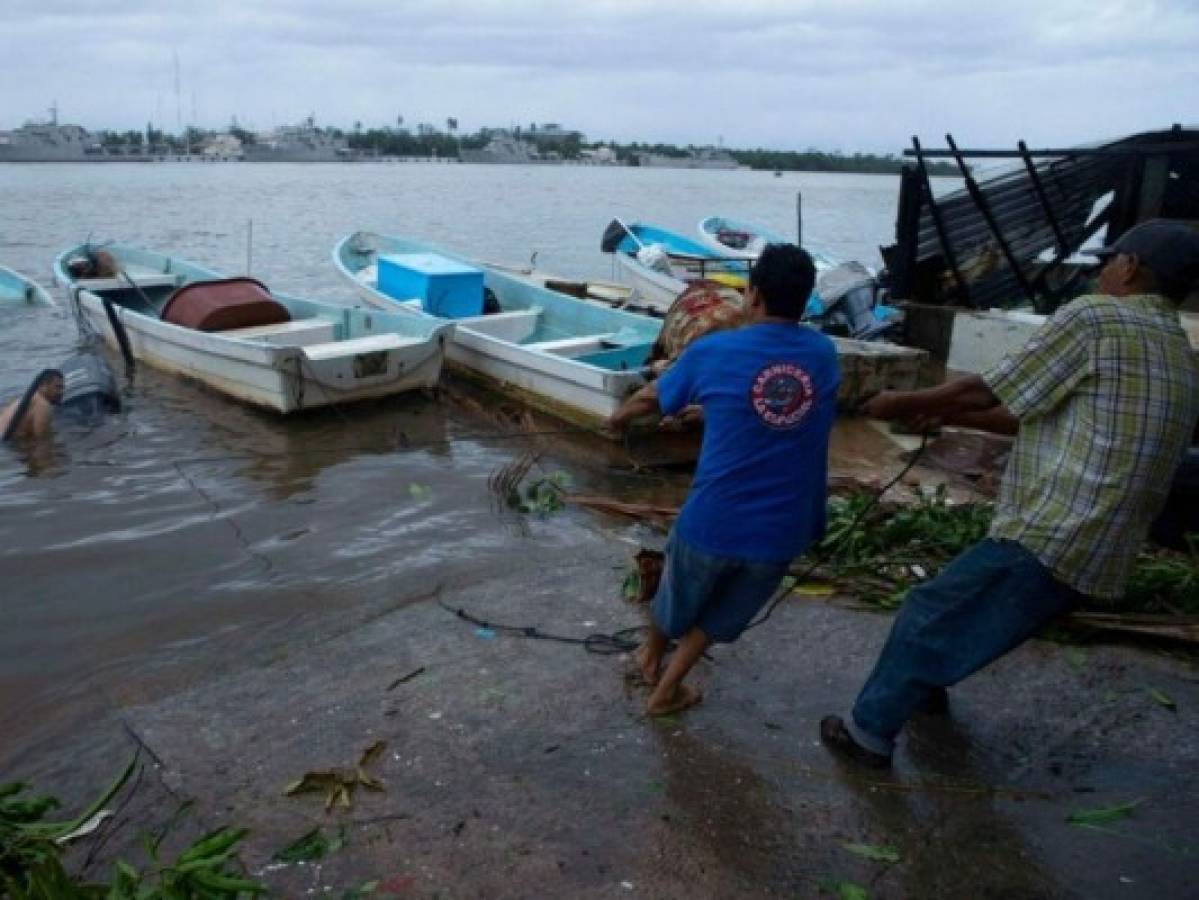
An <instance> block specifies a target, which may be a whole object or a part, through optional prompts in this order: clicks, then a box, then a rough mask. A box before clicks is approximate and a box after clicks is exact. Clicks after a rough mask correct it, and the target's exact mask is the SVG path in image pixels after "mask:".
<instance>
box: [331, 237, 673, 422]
mask: <svg viewBox="0 0 1199 900" xmlns="http://www.w3.org/2000/svg"><path fill="white" fill-rule="evenodd" d="M422 254H423V255H428V256H431V257H432V258H433V259H435V260H441V261H443V262H446V263H453V264H455V265H456V266H457V267H458V269H459V271H462V270H472V269H473V270H474V271H476V272H481V274H482V284H483V287H484V295H485V296H487V297H488V298H489V304H488V305H489V306H490V307H491V308H490V310H488V311H486V312H484V314H482V315H479V314H468V315H462V316H457V317H455V318H453V320H452V321H453V322H454V324H455V325H456V328H455V330H454V337H453V341H452V342H451V344H450V346H449V348H448V350H447V356H448V358H449V361H450V363H451V364H452V365H453V367H454V368H455V369H457V370H460V371H462V372H464V373H465V374H467V375H472V376H477V377H479V378H482V379H485V380H486V381H487V382H489V384H490V385H491V386H492V387H496V388H499V389H500V390H501V391H503V392H506V393H509V394H514V395H516V396H517V397H518V398H519V399H521V400H522V401H525V402H527V403H529V404H530V405H531V406H534V407H536V408H539V409H542V410H544V411H547V412H550V413H552V414H554V415H556V416H558V417H559V418H563V419H566V420H568V421H571V422H575V423H577V424H580V425H584V426H586V427H595V428H598V427H599V426H601V425H602V424H603V422H604V420H605V419H607V417H608V416H609V415H611V414H612V413H613V412H614V411H615V410H616V408H617V407H618V406H619V405H620V403H621V402H622V401H623V400H624V399H625V397H627V396H628V395H629V393H631V392H632V391H634V390H635V389H636V388H638V387H640V386H641V385H642V384H644V383H645V378H644V377H643V375H642V367H643V365H644V363H645V360H646V358H647V357H648V355H649V351H650V349H651V347H652V346H653V343H654V341H655V340H656V339H657V337H658V332H659V330H660V329H661V325H662V323H661V321H659V320H657V319H653V318H650V317H648V316H641V315H636V314H634V313H629V312H624V311H623V310H617V309H611V308H608V307H605V306H601V305H598V304H596V303H591V302H587V301H583V300H578V299H575V298H574V297H570V296H567V295H566V294H562V293H559V292H557V291H552V290H546V289H545V288H543V287H539V286H537V285H536V284H533V283H532V282H530V281H529V280H527V279H524V278H520V277H516V276H514V275H511V274H508V273H505V272H504V271H503V270H502V269H499V268H498V267H494V266H487V265H483V264H473V263H471V262H469V261H468V260H466V259H463V258H462V257H460V256H457V255H455V254H453V253H449V252H447V251H444V250H440V249H438V248H436V247H432V246H430V245H428V244H424V243H421V242H418V241H413V240H408V239H406V238H401V237H389V236H385V235H379V234H373V233H370V232H357V233H355V234H351V235H349V236H347V237H345V238H343V239H342V240H341V241H339V242H338V244H337V245H336V247H334V249H333V264H334V265H335V266H336V267H337V270H338V271H339V272H340V273H341V275H342V276H343V277H344V278H346V279H347V280H348V281H349V282H350V284H352V285H353V286H354V289H355V291H356V292H357V294H358V296H359V297H360V298H361V299H362V300H363V302H364V303H366V304H368V305H370V306H371V307H374V308H375V309H385V310H400V311H403V312H404V313H407V314H408V315H411V316H412V317H413V318H418V319H421V320H425V321H439V320H438V319H436V318H434V317H433V316H432V314H431V313H430V312H429V311H427V306H428V298H427V297H426V298H424V299H423V300H422V299H421V298H419V297H411V296H410V297H404V296H391V295H389V294H388V293H386V292H385V291H383V290H380V286H379V260H380V257H388V258H397V257H409V258H410V257H412V256H413V255H422ZM443 268H445V267H444V266H443ZM471 312H472V313H474V312H477V310H472V311H471Z"/></svg>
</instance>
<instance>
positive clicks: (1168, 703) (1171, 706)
mask: <svg viewBox="0 0 1199 900" xmlns="http://www.w3.org/2000/svg"><path fill="white" fill-rule="evenodd" d="M1148 690H1149V696H1150V697H1152V698H1153V699H1154V700H1156V701H1157V702H1158V703H1160V704H1161V705H1162V706H1164V707H1165V708H1166V709H1168V710H1170V712H1178V704H1177V703H1175V702H1174V698H1173V697H1171V696H1170V695H1169V694H1166V693H1164V692H1162V691H1159V690H1158V689H1157V688H1149V689H1148Z"/></svg>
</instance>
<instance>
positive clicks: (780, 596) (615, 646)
mask: <svg viewBox="0 0 1199 900" xmlns="http://www.w3.org/2000/svg"><path fill="white" fill-rule="evenodd" d="M926 446H928V434H922V435H921V436H920V446H919V447H917V448H916V450H915V451H914V452H913V453H912V456H911V458H909V459H908V461H907V463H906V464H905V465H904V467H903V468H902V469H900V470H899V474H897V475H896V476H895V477H894V478H892V479H891V480H890V481H888V482H887V483H886V484H885V485H883V486H882V487H881V488H880V489H879V490H878V491H876V492H875V494H874V496H873V497H871V499H870V502H869V503H867V504H866V505H865V506H864V507H862V509H861V511H860V512H859V513H858V514H857V516H856V517H854V520H853V521H852V522H851V523H850V525H849V528H847V529H846V531H845V534H844V535H843V536H842V537H841V540H840V541H838V542H837V544H836V545H834V546H833V548H832V554H833V556H834V557H835V556H836V553H837V551H838V550H839V549H840V547H841V546H842V545H843V544H844V542H845V541H846V540H847V539H848V538H849V537H850V535H852V534H853V532H854V531H856V530H857V528H858V526H859V525H860V524H861V523H862V521H863V520H864V519H865V518H866V516H867V514H868V513H869V512H870V511H871V510H873V509H874V508H875V507H876V506H877V505H878V504H879V502H880V501H881V500H882V499H883V496H884V495H885V494H886V493H887V491H889V490H891V488H893V487H895V485H897V484H899V482H900V481H901V480H902V479H903V477H904V476H905V475H907V474H908V472H910V471H912V469H913V467H915V465H916V463H917V462H919V461H920V457H921V456H923V455H924V449H925V447H926ZM821 565H827V562H817V563H812V565H811V566H809V567H808V568H807V569H806V570H804V572H802V573H801V574H800V575H799V576H798V580H800V581H802V580H803V579H805V578H807V577H808V576H810V575H811V574H812V573H813V572H815V571H816V569H818V568H819V567H820V566H821ZM793 586H794V583H793V582H792V583H787V582H784V583H783V584H781V585H779V588H778V590H776V591H775V592H774V594H773V595H772V596H771V598H770V600H769V601H767V603H768V605H767V607H766V612H765V613H763V615H762V617H761V618H759V619H758V620H756V621H754V622H751V623H750V624H749V625H747V626H746V629H745V630H746V631H748V630H749V629H750V628H757V627H758V626H759V625H762V624H764V623H765V622H766V620H767V619H769V618H770V616H771V615H772V614H773V613H774V610H775V608H776V607H777V606H778V605H779V604H780V603H781V602H782V601H783V600H784V599H785V598H786V597H787V595H788V594H790V593H791V590H792V588H793ZM437 602H438V604H439V605H440V606H441V608H442V609H444V610H446V612H450V613H453V614H454V615H456V616H457V617H458V618H459V619H462V620H463V621H466V622H469V623H470V624H472V625H475V626H476V627H478V628H489V629H491V630H492V631H495V632H498V633H501V634H511V635H514V636H516V637H523V638H530V639H533V640H539V641H556V642H557V643H560V644H574V645H577V646H582V647H583V649H585V650H586V651H587V652H588V653H598V654H600V655H602V656H614V655H616V654H618V653H629V652H631V651H633V650H636V649H637V647H639V646H640V641H639V640H634V639H633V638H632V637H631V636H632V635H635V634H640V633H641V632H642V631H645V630H646V626H644V625H637V626H633V627H631V628H622V629H621V630H620V631H616V632H613V633H612V634H603V633H595V634H589V635H587V637H572V636H568V635H558V634H550V633H548V632H545V631H542V630H541V629H540V628H537V627H536V626H529V625H497V624H495V623H493V622H488V621H486V620H484V619H480V618H478V617H477V616H473V615H471V614H470V613H468V612H467V611H466V610H464V609H462V608H454V607H452V606H449V605H448V604H446V603H445V602H443V601H441V600H438V601H437Z"/></svg>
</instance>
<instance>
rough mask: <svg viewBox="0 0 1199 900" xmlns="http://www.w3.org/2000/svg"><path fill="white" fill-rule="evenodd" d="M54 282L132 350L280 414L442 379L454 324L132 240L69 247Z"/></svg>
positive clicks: (94, 323) (100, 328)
mask: <svg viewBox="0 0 1199 900" xmlns="http://www.w3.org/2000/svg"><path fill="white" fill-rule="evenodd" d="M54 278H55V280H56V281H57V282H58V283H59V284H60V285H62V286H63V287H65V288H66V289H67V291H68V293H69V295H70V298H71V303H72V305H73V306H74V307H75V308H76V310H77V311H78V314H79V315H80V316H81V317H82V318H84V319H85V320H86V321H87V322H88V323H89V324H90V325H91V327H92V328H93V329H94V330H95V331H96V332H98V333H99V334H102V335H103V336H104V338H105V339H106V340H107V341H108V343H109V344H111V345H113V346H114V347H117V348H118V349H122V352H126V353H127V356H129V355H131V356H132V357H133V358H136V359H139V360H142V361H144V362H145V363H147V364H148V365H150V366H153V367H154V368H157V369H162V370H163V371H167V372H172V373H175V374H178V375H181V376H184V377H188V378H192V379H195V380H196V381H199V382H201V383H202V384H204V385H207V386H208V387H210V388H212V389H214V390H216V391H219V392H221V393H223V394H227V395H229V396H231V397H234V398H236V399H238V400H241V401H244V402H246V403H250V404H253V405H255V406H260V407H264V408H267V409H272V410H275V411H277V412H281V413H291V412H295V411H297V410H302V409H310V408H313V407H321V406H327V405H341V404H344V403H349V402H352V401H356V400H365V399H367V398H373V397H385V396H389V395H391V394H398V393H402V392H404V391H410V390H415V389H418V388H423V387H431V386H433V385H435V384H436V383H437V381H438V378H439V376H440V372H441V367H442V361H443V359H444V354H445V348H446V346H447V345H448V344H449V341H450V338H451V336H452V335H453V331H454V326H453V324H452V323H449V322H442V321H438V320H435V319H424V318H416V317H413V316H408V315H402V314H399V313H391V314H389V313H385V312H381V311H378V310H364V309H357V308H350V307H346V306H340V305H337V304H332V303H321V302H317V301H315V300H306V299H301V298H299V297H293V296H289V295H286V294H276V293H272V292H270V291H268V290H267V288H266V287H265V286H264V285H263V284H262V283H261V282H258V281H256V280H254V279H252V278H225V277H224V276H222V275H220V274H218V273H217V272H214V271H212V270H210V269H206V268H204V267H202V266H199V265H196V264H195V263H190V262H187V261H186V260H182V259H179V258H178V257H174V256H168V255H166V254H162V253H156V252H154V251H150V250H144V249H140V248H137V247H131V246H126V245H122V244H106V245H105V246H104V247H103V249H102V250H97V248H95V247H94V246H89V245H86V244H84V245H80V246H76V247H71V248H70V249H68V250H65V251H63V252H62V253H60V254H59V255H58V257H57V258H56V259H55V261H54Z"/></svg>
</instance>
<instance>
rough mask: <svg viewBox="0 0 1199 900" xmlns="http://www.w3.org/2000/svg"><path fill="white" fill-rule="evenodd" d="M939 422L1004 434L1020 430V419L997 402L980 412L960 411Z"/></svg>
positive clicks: (1012, 433) (1011, 433)
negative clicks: (960, 412)
mask: <svg viewBox="0 0 1199 900" xmlns="http://www.w3.org/2000/svg"><path fill="white" fill-rule="evenodd" d="M941 424H942V425H956V426H958V427H959V428H976V429H978V430H979V431H989V432H991V433H992V434H1004V435H1014V434H1016V433H1017V432H1018V431H1019V430H1020V420H1019V419H1017V418H1016V417H1015V416H1014V415H1012V411H1011V410H1010V409H1008V408H1007V407H1006V406H1004V405H1003V404H1002V403H997V404H995V405H994V406H992V407H991V408H990V409H984V410H982V411H981V412H968V413H962V414H961V415H957V416H953V417H951V418H947V419H943V420H942V422H941Z"/></svg>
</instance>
